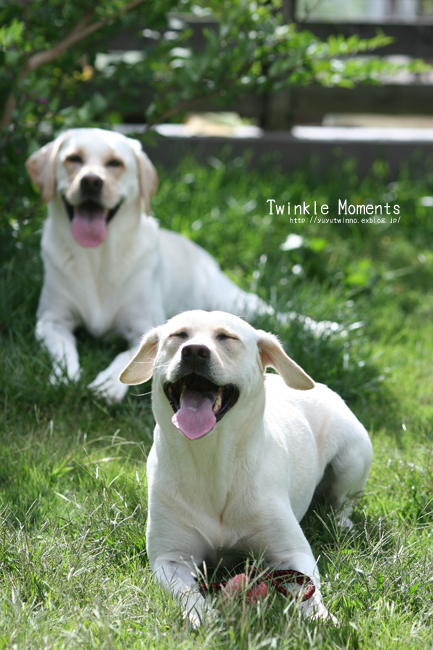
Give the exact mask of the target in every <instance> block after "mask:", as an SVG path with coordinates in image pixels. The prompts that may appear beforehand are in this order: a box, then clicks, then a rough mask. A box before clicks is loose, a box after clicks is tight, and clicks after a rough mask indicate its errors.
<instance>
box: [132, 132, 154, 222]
mask: <svg viewBox="0 0 433 650" xmlns="http://www.w3.org/2000/svg"><path fill="white" fill-rule="evenodd" d="M130 143H131V146H132V149H133V151H134V154H135V158H136V160H137V164H138V176H139V179H140V189H141V196H142V197H143V202H144V211H145V212H146V214H150V199H151V198H152V196H153V195H154V194H155V192H156V190H157V188H158V175H157V173H156V169H155V167H154V166H153V165H152V163H151V162H150V159H149V158H148V156H147V155H146V154H145V153H144V151H143V149H142V148H141V143H140V142H139V141H138V140H133V139H132V138H131V139H130Z"/></svg>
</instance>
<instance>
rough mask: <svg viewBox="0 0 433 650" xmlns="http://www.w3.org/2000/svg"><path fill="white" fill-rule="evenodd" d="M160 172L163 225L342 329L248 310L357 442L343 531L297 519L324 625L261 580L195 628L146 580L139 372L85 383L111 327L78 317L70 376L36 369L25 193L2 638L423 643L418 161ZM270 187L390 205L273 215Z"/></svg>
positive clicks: (8, 263)
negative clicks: (75, 370) (362, 173)
mask: <svg viewBox="0 0 433 650" xmlns="http://www.w3.org/2000/svg"><path fill="white" fill-rule="evenodd" d="M159 174H160V188H159V190H158V193H157V194H156V196H155V199H154V202H153V210H154V213H155V215H156V216H157V217H158V219H159V220H160V222H161V224H162V225H164V226H166V227H169V228H172V229H174V230H177V231H179V232H181V233H183V234H184V235H186V236H188V237H191V238H192V239H194V240H195V241H197V242H198V243H200V244H201V245H203V246H204V247H205V248H207V249H208V250H209V251H210V252H211V253H212V254H213V255H215V257H217V259H218V260H219V262H220V263H221V265H222V267H223V268H224V269H226V271H227V273H228V274H229V275H230V276H231V277H232V278H233V279H234V280H235V281H236V282H238V283H239V284H240V285H241V286H242V287H243V288H246V289H251V290H254V291H257V292H258V293H259V294H260V295H261V296H263V297H264V298H266V299H267V300H268V301H270V302H271V303H272V304H274V305H275V306H276V307H277V308H278V309H279V310H280V311H284V310H287V309H290V310H297V311H298V312H300V313H303V314H307V315H308V316H311V317H313V318H315V319H329V320H335V321H338V322H340V323H341V324H342V325H343V326H344V327H345V331H346V334H347V335H346V336H326V335H325V336H322V337H319V338H316V337H314V336H313V335H312V334H310V333H308V332H306V331H305V330H304V329H303V328H302V327H301V326H299V324H297V323H292V324H291V326H288V327H282V326H281V325H279V324H278V323H277V322H276V321H274V320H272V319H267V320H265V321H263V320H262V321H261V322H260V323H258V324H259V325H260V326H261V327H266V328H268V329H270V330H273V331H275V332H277V333H278V334H279V335H280V337H281V338H282V340H283V342H284V345H285V347H286V350H287V351H288V352H289V353H290V354H291V355H292V356H293V357H294V359H295V360H296V361H297V362H298V363H300V365H302V366H303V367H304V368H305V370H306V371H307V372H308V373H309V374H310V375H311V376H312V377H313V378H314V379H316V380H317V381H322V382H324V383H327V384H328V385H329V386H331V387H332V388H334V389H335V390H337V391H338V392H339V393H340V394H341V395H342V396H343V397H344V398H345V399H346V400H347V401H348V403H349V405H350V406H351V408H352V409H353V410H354V411H355V413H356V414H357V415H358V417H359V418H360V419H361V420H362V421H363V423H364V424H365V426H366V427H367V429H368V430H369V432H370V435H371V439H372V442H373V447H374V454H375V457H374V464H373V468H372V472H371V476H370V479H369V481H368V483H367V489H366V493H365V495H364V496H363V498H361V499H360V500H359V502H357V504H356V507H355V511H354V517H353V519H354V523H355V529H354V532H353V533H352V534H343V533H342V532H341V531H339V530H338V529H337V528H336V526H335V521H334V519H333V518H332V517H331V516H330V515H329V513H328V512H327V510H326V509H325V508H324V507H323V506H322V505H320V504H314V503H313V505H312V507H311V509H310V511H309V513H308V514H307V516H306V517H305V519H304V521H303V527H304V530H305V531H306V534H307V537H308V539H309V540H310V542H311V544H312V546H313V550H314V553H315V555H316V557H318V558H319V567H320V570H321V574H322V577H323V595H324V599H325V602H326V604H327V606H328V608H329V609H330V611H331V612H332V613H333V614H334V615H335V616H336V617H337V618H338V619H339V621H340V626H339V627H338V628H335V627H333V626H332V625H330V624H324V623H314V622H311V621H305V620H303V619H301V618H300V616H299V615H298V613H297V612H296V609H294V608H293V607H291V606H290V605H289V604H288V603H287V602H285V601H284V599H283V598H282V597H281V596H280V595H278V594H270V595H269V597H268V598H267V599H265V601H263V602H262V603H261V604H260V606H258V607H255V606H253V607H245V605H242V603H237V604H235V605H234V606H227V607H226V606H222V611H221V616H220V618H218V619H216V620H213V621H209V622H207V623H206V624H205V625H204V626H203V627H202V628H201V629H200V630H199V631H193V630H192V629H191V628H190V627H188V625H187V624H186V623H185V622H184V621H183V620H182V618H181V616H180V611H179V607H178V606H177V603H176V602H175V601H173V600H172V599H171V598H170V597H169V596H167V595H166V594H164V593H163V592H162V591H161V590H160V589H159V588H158V587H157V586H156V585H155V584H154V583H153V581H152V577H151V574H150V570H149V567H148V564H147V558H146V549H145V526H146V509H147V494H146V473H145V460H146V456H147V453H148V451H149V448H150V445H151V441H152V429H153V420H152V413H151V405H150V396H149V390H150V387H149V385H145V386H139V387H137V388H135V389H132V390H131V391H130V393H129V394H128V396H127V398H126V399H125V400H124V402H123V403H121V404H117V405H107V404H105V403H104V402H102V401H101V400H99V399H98V398H97V397H96V396H94V395H93V394H92V393H91V392H90V391H89V390H88V389H87V388H86V385H87V383H89V382H90V381H91V380H92V379H93V378H94V377H95V376H96V374H97V372H98V371H99V370H100V369H101V368H103V367H105V366H106V365H108V363H109V362H110V360H111V359H112V358H113V356H114V354H115V352H116V351H119V350H121V349H122V347H123V343H122V341H119V340H112V341H109V342H101V341H95V340H93V339H91V338H90V337H89V336H88V335H87V334H86V333H85V332H80V333H79V336H78V338H79V347H80V353H81V360H82V366H83V377H82V379H81V380H80V382H79V383H78V384H76V385H62V386H58V387H53V386H51V385H50V384H49V382H48V377H49V373H50V362H49V359H48V357H47V355H46V354H45V352H44V351H42V350H41V349H40V348H39V346H38V345H37V344H36V342H35V340H34V322H35V312H36V306H37V301H38V295H39V291H40V287H41V282H42V269H41V262H40V258H39V240H40V229H41V225H42V222H43V217H44V209H43V207H37V208H36V209H35V210H31V209H29V205H28V202H26V197H24V198H23V207H22V210H21V212H19V211H18V213H17V214H12V215H3V216H2V222H1V227H2V231H1V244H0V245H1V249H0V252H1V276H0V283H1V288H0V337H1V351H0V355H1V364H0V373H1V375H0V385H1V386H2V398H1V399H2V404H1V413H0V422H1V424H0V427H1V429H0V458H1V461H0V650H3V649H4V648H17V649H25V650H31V649H36V648H38V649H39V648H40V649H42V648H44V649H46V650H51V649H60V648H80V649H81V648H86V649H93V648H98V649H99V648H100V649H117V648H119V649H120V648H122V650H123V649H126V648H134V649H135V648H137V649H138V648H184V649H187V648H188V649H193V648H206V649H217V648H218V649H227V650H228V649H231V648H240V649H247V648H248V649H251V650H259V649H262V648H269V649H270V648H276V649H278V650H280V649H286V648H287V649H288V648H300V649H301V648H302V649H304V648H305V649H307V648H308V649H312V648H325V649H326V648H329V649H331V648H332V649H334V648H381V649H387V648H401V647H403V646H406V647H410V648H430V647H432V646H433V625H432V618H433V616H432V615H433V598H432V596H433V534H432V532H433V527H432V522H433V505H432V499H433V453H432V429H433V406H432V399H431V387H432V384H433V370H432V363H431V359H432V355H433V318H432V316H433V292H432V290H431V289H432V286H433V251H432V248H431V242H432V236H433V219H432V210H433V208H432V207H431V204H432V199H431V198H430V197H431V196H432V195H433V171H431V172H429V173H424V174H423V175H417V176H415V175H414V176H413V177H411V174H410V173H409V171H406V172H404V171H403V172H402V173H401V174H400V177H399V178H398V179H395V178H394V179H392V178H390V177H389V174H388V171H387V168H386V165H384V164H382V163H380V162H377V163H376V164H375V165H374V167H373V169H372V171H371V173H370V175H369V176H368V177H367V178H365V179H360V178H358V176H357V174H356V169H355V166H354V164H353V163H351V162H350V161H346V162H341V159H340V160H338V159H336V161H335V166H334V167H333V168H331V169H329V170H328V172H327V173H326V174H324V175H323V174H322V175H320V174H318V173H316V172H315V171H314V169H313V168H311V169H308V170H307V169H306V170H304V171H299V172H298V173H297V174H295V175H290V176H289V175H288V174H285V173H284V170H279V169H272V168H270V167H268V168H264V169H261V170H257V171H250V170H249V169H248V167H247V164H246V163H245V161H244V160H242V159H235V160H232V161H230V162H223V161H221V160H218V159H211V160H209V162H208V163H207V164H205V165H202V166H199V165H197V164H195V163H194V162H192V161H191V160H189V161H184V163H183V164H182V166H181V167H180V168H179V169H177V170H175V171H174V172H170V173H169V172H167V171H166V170H159ZM268 199H274V200H275V202H276V203H277V204H279V205H285V206H287V203H288V202H290V203H291V205H292V206H294V205H297V204H298V205H299V204H303V202H305V203H306V204H307V205H310V206H311V205H312V204H313V202H314V201H316V205H318V206H321V205H324V204H327V205H328V206H329V215H328V216H329V217H337V216H338V214H337V211H338V201H339V200H341V201H344V200H347V201H348V203H350V204H351V205H354V206H365V205H367V204H368V203H373V204H381V205H385V204H386V203H387V202H388V203H389V204H390V205H392V206H394V205H398V206H399V207H400V215H399V217H400V219H399V221H398V222H395V223H389V221H390V218H389V217H387V219H386V223H360V222H358V223H318V222H317V221H316V223H314V222H311V221H310V220H309V219H307V220H306V222H305V223H299V222H296V223H290V221H289V216H288V215H287V207H286V214H276V211H275V210H274V211H273V215H270V214H269V203H268V202H267V201H268ZM429 206H430V207H429ZM30 208H31V206H30ZM21 213H25V218H23V217H22V214H21ZM310 213H311V208H310ZM313 221H314V220H313ZM359 221H360V219H359ZM288 235H298V238H293V237H291V238H290V239H287V238H288ZM300 238H301V239H300ZM285 242H286V246H283V248H282V244H284V243H285Z"/></svg>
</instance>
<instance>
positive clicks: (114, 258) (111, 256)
mask: <svg viewBox="0 0 433 650" xmlns="http://www.w3.org/2000/svg"><path fill="white" fill-rule="evenodd" d="M153 224H154V220H153V219H152V218H149V217H146V216H143V215H142V213H141V201H140V198H139V197H138V198H137V199H136V201H134V203H133V205H131V204H130V203H126V204H123V205H121V206H120V208H119V210H118V212H117V213H116V215H115V216H114V217H113V219H112V220H111V221H110V223H109V224H107V237H106V239H105V241H103V242H102V243H101V244H100V245H99V246H97V247H95V248H86V247H83V246H80V244H78V243H77V242H76V241H75V239H74V238H73V235H72V232H71V221H70V219H69V217H68V215H67V214H66V213H65V206H64V204H63V200H62V198H61V196H60V195H58V194H56V195H55V196H54V198H53V199H52V201H50V203H48V220H47V222H46V224H45V227H44V237H48V238H50V239H52V237H53V236H54V237H55V242H56V245H55V246H54V247H53V246H52V245H50V246H48V249H49V251H50V256H51V257H52V256H53V255H54V256H55V257H56V260H52V261H54V262H55V263H56V262H57V264H58V265H60V266H61V267H63V266H64V264H65V260H67V261H68V262H72V263H73V261H74V260H75V261H76V263H77V264H78V266H79V267H80V268H81V267H82V265H83V264H84V265H85V267H86V268H85V269H83V272H85V273H86V274H87V277H89V273H90V274H91V275H96V274H98V275H99V276H100V274H104V275H105V274H106V273H109V274H110V273H111V272H112V271H113V270H114V271H115V276H114V277H113V278H111V279H110V281H111V280H112V281H114V282H115V283H116V282H118V280H119V278H121V276H122V272H121V271H122V268H123V267H124V266H125V264H126V266H127V267H128V269H129V267H130V264H131V259H132V258H133V257H134V251H135V249H136V243H137V242H138V241H139V240H140V237H139V234H138V229H139V228H140V227H145V228H146V238H145V241H149V246H153V245H154V243H153V237H152V236H151V234H150V233H148V232H147V231H148V230H149V231H150V232H152V231H153V230H155V227H154V225H153ZM44 248H45V252H46V251H47V247H44ZM138 254H143V252H142V249H140V252H138V251H137V255H138Z"/></svg>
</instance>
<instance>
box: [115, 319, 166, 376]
mask: <svg viewBox="0 0 433 650" xmlns="http://www.w3.org/2000/svg"><path fill="white" fill-rule="evenodd" d="M158 341H159V328H158V327H155V328H154V329H152V330H150V331H149V332H147V334H145V335H144V337H143V340H142V342H141V345H140V349H139V351H138V352H137V354H136V355H135V357H134V358H133V359H132V361H130V362H129V363H128V365H127V366H126V368H125V369H124V370H122V372H121V374H120V377H119V379H120V381H121V382H122V384H128V386H136V385H137V384H144V382H146V381H147V380H148V379H150V378H151V377H152V374H153V362H154V361H155V357H156V350H157V348H158Z"/></svg>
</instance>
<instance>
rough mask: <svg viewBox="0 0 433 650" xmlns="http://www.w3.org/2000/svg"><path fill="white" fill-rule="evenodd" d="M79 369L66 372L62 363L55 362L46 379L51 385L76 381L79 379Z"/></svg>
mask: <svg viewBox="0 0 433 650" xmlns="http://www.w3.org/2000/svg"><path fill="white" fill-rule="evenodd" d="M80 375H81V372H80V369H79V368H78V369H77V370H76V371H75V372H68V371H67V370H66V369H65V367H64V366H63V365H60V364H58V363H55V364H54V365H53V369H52V370H51V373H50V376H49V378H48V381H49V382H50V384H51V386H60V384H69V383H70V382H77V381H78V380H79V379H80Z"/></svg>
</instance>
